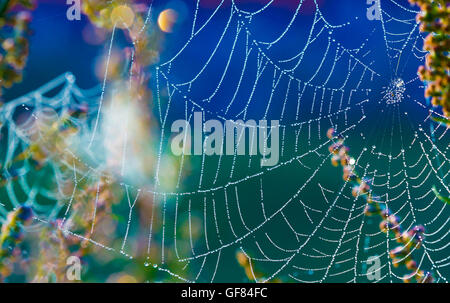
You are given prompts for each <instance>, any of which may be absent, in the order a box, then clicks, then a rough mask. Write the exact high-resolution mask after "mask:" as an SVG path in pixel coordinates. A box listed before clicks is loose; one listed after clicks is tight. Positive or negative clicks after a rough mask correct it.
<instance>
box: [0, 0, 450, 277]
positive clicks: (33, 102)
mask: <svg viewBox="0 0 450 303" xmlns="http://www.w3.org/2000/svg"><path fill="white" fill-rule="evenodd" d="M262 2H264V3H262ZM279 2H282V1H273V0H272V1H260V2H258V3H262V4H259V5H255V4H252V5H250V4H248V3H247V2H245V1H242V3H241V2H240V1H225V0H222V1H203V0H200V1H197V2H196V5H194V7H193V11H192V16H193V18H192V19H191V20H190V27H187V29H185V30H184V31H183V34H185V35H184V40H182V42H181V44H180V42H179V41H178V42H177V43H173V47H171V48H168V49H167V50H166V51H165V53H164V54H163V55H162V57H161V62H160V63H158V65H157V66H155V67H153V69H152V75H153V82H152V89H153V92H154V115H155V117H156V119H157V121H158V124H159V126H160V134H159V138H158V140H157V142H158V146H157V147H156V148H155V154H156V155H157V157H156V158H157V161H156V165H155V172H154V179H153V180H140V182H139V184H141V185H136V184H129V183H127V182H125V181H124V182H123V183H121V186H122V187H123V189H124V191H126V193H127V195H126V197H127V198H126V201H124V203H125V204H124V205H125V206H126V207H125V210H123V209H122V211H124V214H122V215H124V216H125V217H127V218H130V219H129V220H128V221H125V222H123V223H120V224H121V225H123V226H122V229H123V230H124V231H125V230H126V233H125V232H124V233H123V235H120V239H119V241H118V242H119V243H120V245H119V246H117V245H116V246H114V245H113V246H108V245H107V244H105V243H100V242H98V241H96V239H95V226H92V232H93V233H92V237H91V238H89V239H86V240H88V241H89V242H90V243H91V244H92V245H95V246H97V247H100V248H102V249H105V250H107V251H110V253H117V254H122V255H124V257H127V258H131V259H133V258H134V257H135V254H136V248H135V247H134V246H133V245H129V243H128V242H127V241H128V230H129V229H130V226H133V224H134V221H135V220H136V218H135V216H136V214H135V213H134V212H135V211H136V210H135V209H134V208H133V207H134V205H135V204H134V203H135V201H136V200H137V199H138V195H139V194H140V193H141V192H146V193H148V194H150V195H151V196H152V197H153V206H154V207H155V209H156V214H155V215H153V212H152V216H151V218H148V222H147V223H148V224H147V226H148V228H147V229H146V230H139V231H138V232H137V233H139V234H141V236H142V238H140V239H141V241H144V242H145V245H146V247H147V255H146V258H145V260H146V261H145V264H146V265H153V267H154V268H156V269H158V270H159V271H160V272H163V273H166V274H168V275H169V276H170V277H172V278H174V279H177V280H181V281H190V282H219V281H230V280H231V281H241V280H242V279H244V277H245V275H244V270H243V269H239V268H238V267H237V265H235V264H237V262H236V259H235V254H236V252H237V251H240V252H242V253H244V254H245V256H246V257H247V258H248V259H249V260H251V265H252V267H251V269H252V272H253V278H254V280H255V281H258V282H267V281H274V280H276V279H281V280H282V281H294V282H295V281H297V282H335V281H338V282H368V281H369V280H368V279H367V260H368V259H369V258H371V257H372V256H377V257H379V258H380V260H381V268H380V269H379V270H380V273H381V279H380V280H378V281H381V282H398V281H401V279H402V278H403V275H404V274H405V272H404V271H403V270H402V269H401V268H397V267H396V264H395V263H393V262H392V260H391V259H390V257H389V251H390V250H391V249H393V248H394V247H396V246H398V244H396V239H391V238H389V237H388V236H387V235H386V234H385V233H382V232H381V231H380V229H379V227H378V225H379V222H377V221H376V220H375V219H373V218H370V217H366V216H365V215H364V209H365V206H366V201H365V200H363V199H359V198H354V197H353V196H352V195H351V187H350V184H349V183H348V182H346V181H343V180H342V178H341V172H340V171H339V170H337V169H334V168H332V167H331V165H330V164H329V162H330V153H329V151H328V146H329V145H330V144H331V143H332V142H331V141H330V140H328V138H327V137H326V136H325V133H326V130H327V129H328V128H330V127H334V128H335V129H336V130H337V131H338V132H339V133H340V134H342V135H343V136H345V137H346V144H347V145H348V146H350V148H351V151H350V152H351V154H352V155H353V156H354V157H355V159H356V167H357V170H358V172H359V173H360V175H361V176H362V177H368V178H370V179H371V180H372V182H373V188H372V190H373V193H374V194H377V195H378V197H379V203H382V204H385V205H386V206H387V207H389V208H390V209H391V210H392V212H393V213H394V214H395V215H397V216H399V217H400V218H401V225H402V226H403V227H404V229H405V230H409V229H411V228H412V227H413V226H414V225H417V224H422V225H424V226H425V228H426V232H425V237H426V238H425V240H424V242H423V246H422V248H420V249H414V250H413V252H412V254H413V255H414V256H415V260H417V261H418V267H419V268H420V269H423V270H430V271H432V272H433V274H434V275H435V277H436V280H437V281H439V282H446V281H447V277H448V274H449V269H448V268H449V265H450V259H449V258H450V257H449V248H448V246H449V241H448V237H449V229H448V226H449V216H448V213H449V210H448V206H447V205H446V204H445V203H442V202H440V201H439V200H438V199H437V198H436V197H435V195H434V194H433V191H432V187H433V185H435V186H436V188H437V190H438V191H439V192H440V193H441V194H443V195H448V194H449V188H448V182H447V178H448V173H449V159H448V157H449V156H448V149H449V144H448V143H449V139H448V134H447V128H446V127H445V126H442V125H435V124H433V123H432V121H431V119H430V117H431V115H440V114H439V113H437V112H435V111H434V109H433V108H432V107H430V105H429V104H428V103H427V101H426V100H425V99H424V98H423V97H422V96H423V84H422V82H421V81H420V80H419V79H418V77H417V74H416V71H417V67H418V66H419V65H421V64H422V63H423V62H424V58H425V55H426V53H425V52H424V51H422V43H423V39H424V34H422V33H420V32H419V25H418V24H417V22H416V19H415V16H416V14H417V13H418V11H416V9H415V8H413V7H411V6H409V5H408V4H407V2H406V1H393V0H386V1H381V4H380V7H379V9H380V12H381V18H380V20H374V21H368V20H366V18H365V15H366V7H365V6H364V5H361V6H360V7H359V6H357V7H358V8H360V10H358V11H356V9H355V14H354V16H352V17H348V16H339V15H338V14H333V11H331V10H326V9H324V8H323V7H324V5H323V3H322V2H323V1H317V0H305V1H303V0H299V1H292V2H295V5H291V6H293V9H292V10H291V11H289V14H287V11H283V15H282V16H283V18H281V19H280V20H281V21H277V22H269V21H268V20H270V18H271V16H273V14H280V11H279V8H278V6H277V4H279ZM325 2H327V1H325ZM205 3H207V4H208V5H207V7H205V6H204V4H205ZM340 5H342V6H346V5H347V6H349V7H353V6H354V3H353V2H352V3H350V2H345V1H343V3H342V4H340ZM149 16H151V10H150V11H149ZM275 19H276V18H275ZM349 35H351V37H352V40H351V41H349V39H348V36H349ZM113 43H114V34H113V35H112V38H111V45H112V44H113ZM199 49H201V50H202V51H201V52H199ZM105 88H106V89H108V87H107V84H106V82H105V85H104V86H103V87H102V88H101V89H93V90H91V91H84V90H81V89H79V88H78V87H77V86H76V84H75V80H74V77H73V76H72V75H70V74H66V75H63V76H61V77H60V78H58V79H55V80H54V81H52V82H50V83H48V84H46V85H45V86H43V87H42V88H40V89H38V90H37V91H35V92H32V93H30V94H29V95H27V96H24V97H22V98H19V99H17V100H14V101H11V102H9V103H7V104H6V105H5V106H4V107H3V109H2V113H1V115H2V116H1V121H2V123H3V126H2V141H3V144H2V148H3V149H4V150H3V151H2V157H3V159H2V162H3V163H7V162H8V161H11V160H12V159H13V158H14V156H15V155H17V154H18V153H20V151H23V150H24V149H25V148H26V146H28V144H29V139H28V135H27V134H24V129H25V130H26V128H24V127H23V126H18V124H19V123H18V121H17V120H18V119H17V117H16V116H17V115H16V114H15V113H16V112H20V113H23V112H28V113H30V114H29V117H33V114H32V113H33V112H37V111H39V110H40V109H42V108H52V109H53V110H54V111H55V113H56V114H57V115H59V116H63V113H64V112H67V111H68V110H69V109H71V108H74V107H77V106H80V104H82V103H88V104H89V108H90V110H89V112H88V115H87V118H85V119H80V120H78V119H73V120H74V121H73V122H74V123H78V124H79V125H80V128H81V132H80V133H81V134H84V136H85V137H88V138H91V141H90V143H89V145H92V146H94V147H95V146H97V145H101V144H102V141H101V139H99V137H100V136H96V131H97V126H96V125H97V122H98V121H97V122H95V120H96V119H97V117H99V118H100V119H102V115H101V113H102V108H101V107H102V104H103V102H106V101H107V100H106V99H107V97H105V94H104V92H105ZM47 95H50V97H47ZM198 111H200V112H202V113H203V117H204V119H205V120H207V119H219V120H222V121H223V122H225V121H227V120H229V119H231V120H237V119H242V120H244V121H246V120H248V119H254V120H261V119H269V120H270V119H275V120H279V121H280V160H279V163H278V164H277V165H275V166H272V167H261V165H260V159H259V158H258V156H238V155H237V152H235V155H234V156H214V157H213V156H205V155H203V156H190V157H187V156H181V157H180V164H179V166H178V167H177V171H176V172H172V174H173V175H174V176H175V179H176V182H175V183H176V185H172V186H167V185H165V184H164V181H163V177H164V175H165V174H167V172H166V171H165V170H164V169H163V168H162V167H163V164H162V161H164V155H165V154H168V153H170V140H169V139H170V136H171V133H170V125H171V122H172V121H174V120H177V119H186V120H187V121H191V122H192V119H193V114H194V112H198ZM125 119H126V117H125V116H123V121H125ZM106 139H107V140H113V139H112V138H106ZM239 139H242V138H239ZM126 144H127V143H126V141H125V143H124V150H125V148H126ZM67 152H68V153H71V152H72V151H70V150H67ZM77 159H78V160H79V161H78V160H77V163H75V162H74V163H64V165H65V166H66V167H68V168H69V169H70V170H71V171H72V172H73V176H72V177H73V180H74V183H75V185H76V184H78V183H79V182H80V181H81V180H82V179H83V178H92V179H93V180H98V179H99V178H100V177H101V176H102V174H103V173H102V171H101V169H99V168H97V167H95V165H94V164H87V163H85V162H83V160H81V158H80V159H79V158H77ZM130 161H131V159H128V158H127V157H126V155H125V156H124V158H123V164H124V165H125V166H127V165H128V163H130ZM50 163H51V162H50ZM50 166H51V167H52V170H53V171H52V173H53V174H54V176H55V178H54V184H57V185H58V184H60V183H62V182H63V181H67V179H70V178H72V177H70V178H69V177H67V176H64V173H62V172H60V166H59V165H55V166H53V165H52V164H50ZM5 173H10V172H5ZM14 173H15V174H16V175H17V176H18V181H17V182H12V181H7V183H6V185H5V186H4V188H3V189H2V190H4V191H5V194H6V196H7V200H3V201H1V202H2V205H1V207H0V211H1V212H2V214H3V216H5V215H6V214H7V210H8V209H11V208H13V207H17V206H18V205H20V204H23V203H25V202H26V203H31V204H32V205H33V208H34V209H35V211H36V213H37V214H38V215H37V217H36V226H35V228H39V226H40V225H42V224H46V222H48V221H49V220H51V219H53V218H55V217H62V218H64V217H65V216H67V213H68V212H70V203H71V197H73V193H70V194H67V193H63V192H61V190H56V191H55V189H54V186H53V187H52V186H49V185H48V186H47V185H45V184H43V183H42V182H36V181H30V180H35V179H36V175H37V176H38V178H39V176H41V177H42V175H39V174H43V173H45V172H39V171H38V172H36V171H35V170H34V169H33V168H32V167H31V166H30V165H29V163H28V162H27V161H24V164H23V165H22V166H21V167H20V168H18V169H17V170H16V171H15V172H14ZM56 188H58V186H57V187H56ZM75 190H81V189H77V186H75ZM2 197H3V196H2ZM42 197H43V198H44V199H45V200H52V201H62V202H63V203H53V204H52V203H50V204H48V203H47V202H41V201H42V200H44V199H42ZM133 201H134V203H133ZM92 203H93V207H94V205H95V201H92ZM93 215H95V208H94V213H93ZM186 230H187V232H186ZM66 232H67V233H68V234H69V235H71V236H75V237H83V236H81V235H77V234H76V233H75V232H72V231H68V230H66ZM116 236H117V235H116ZM142 239H144V240H142ZM173 263H177V264H181V266H179V267H173V266H172V264H173ZM260 273H261V274H260ZM413 275H414V273H413ZM375 282H377V281H375Z"/></svg>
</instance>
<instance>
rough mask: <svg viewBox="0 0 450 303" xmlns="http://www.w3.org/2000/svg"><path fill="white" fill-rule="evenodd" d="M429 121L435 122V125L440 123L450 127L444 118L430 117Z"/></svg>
mask: <svg viewBox="0 0 450 303" xmlns="http://www.w3.org/2000/svg"><path fill="white" fill-rule="evenodd" d="M431 119H432V120H433V121H434V122H437V123H441V124H445V125H447V126H450V120H449V119H447V118H445V117H431Z"/></svg>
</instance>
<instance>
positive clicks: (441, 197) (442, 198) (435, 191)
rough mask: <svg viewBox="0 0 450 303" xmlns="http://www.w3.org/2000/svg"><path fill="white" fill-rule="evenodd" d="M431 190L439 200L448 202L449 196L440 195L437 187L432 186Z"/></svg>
mask: <svg viewBox="0 0 450 303" xmlns="http://www.w3.org/2000/svg"><path fill="white" fill-rule="evenodd" d="M433 192H434V194H435V195H436V197H437V198H438V199H439V200H441V201H442V202H445V203H447V204H450V198H448V197H444V196H442V195H441V194H440V193H439V192H438V191H437V189H436V187H435V186H433Z"/></svg>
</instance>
